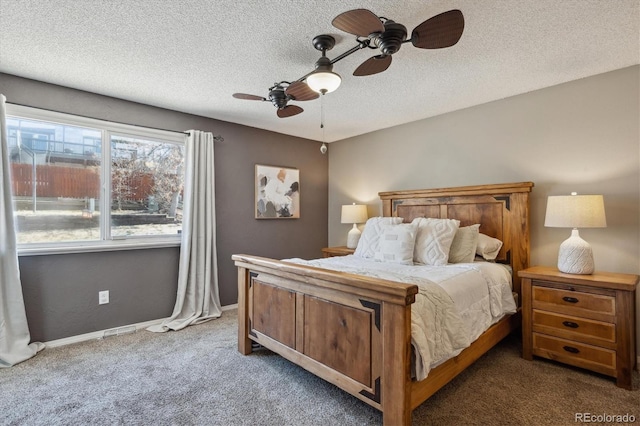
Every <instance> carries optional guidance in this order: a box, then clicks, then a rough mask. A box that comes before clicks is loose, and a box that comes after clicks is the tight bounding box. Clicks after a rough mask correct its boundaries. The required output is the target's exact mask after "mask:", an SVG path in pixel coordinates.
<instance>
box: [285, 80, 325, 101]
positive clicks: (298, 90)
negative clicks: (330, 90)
mask: <svg viewBox="0 0 640 426" xmlns="http://www.w3.org/2000/svg"><path fill="white" fill-rule="evenodd" d="M284 92H285V93H286V94H287V95H289V96H291V98H292V99H294V100H296V101H310V100H313V99H318V97H319V96H320V94H319V93H318V92H314V91H313V90H311V88H310V87H309V85H308V84H307V83H304V82H302V81H294V82H293V83H291V84H290V85H289V87H287V88H286V89H285V91H284Z"/></svg>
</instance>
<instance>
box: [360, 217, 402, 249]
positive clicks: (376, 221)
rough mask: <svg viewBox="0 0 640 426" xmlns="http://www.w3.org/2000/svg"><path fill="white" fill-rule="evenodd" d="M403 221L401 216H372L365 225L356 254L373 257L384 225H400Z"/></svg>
mask: <svg viewBox="0 0 640 426" xmlns="http://www.w3.org/2000/svg"><path fill="white" fill-rule="evenodd" d="M400 223H402V218H401V217H371V218H369V219H368V220H367V223H365V225H364V230H363V231H362V235H361V236H360V240H359V241H358V245H357V246H356V251H355V252H354V253H353V254H354V255H355V256H359V257H364V258H366V259H372V258H373V256H374V254H375V252H376V250H377V249H378V242H379V241H380V234H382V226H383V225H398V224H400Z"/></svg>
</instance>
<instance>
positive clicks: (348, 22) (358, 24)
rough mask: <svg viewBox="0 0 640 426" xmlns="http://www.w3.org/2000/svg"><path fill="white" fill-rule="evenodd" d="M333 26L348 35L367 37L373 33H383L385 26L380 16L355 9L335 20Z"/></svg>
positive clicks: (368, 11)
mask: <svg viewBox="0 0 640 426" xmlns="http://www.w3.org/2000/svg"><path fill="white" fill-rule="evenodd" d="M331 24H332V25H333V26H334V27H336V28H337V29H339V30H342V31H344V32H346V33H349V34H353V35H357V36H360V37H367V36H368V35H369V34H371V33H381V32H383V31H384V25H382V22H380V18H378V16H377V15H376V14H375V13H373V12H371V11H370V10H367V9H354V10H349V11H347V12H343V13H341V14H340V15H338V16H336V17H335V18H333V21H331Z"/></svg>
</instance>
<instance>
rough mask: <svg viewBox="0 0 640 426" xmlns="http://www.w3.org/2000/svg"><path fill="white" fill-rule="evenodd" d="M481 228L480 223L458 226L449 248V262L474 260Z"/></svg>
mask: <svg viewBox="0 0 640 426" xmlns="http://www.w3.org/2000/svg"><path fill="white" fill-rule="evenodd" d="M479 229H480V224H475V225H471V226H463V227H462V228H458V231H457V232H456V235H455V237H453V242H452V243H451V249H450V250H449V263H469V262H473V260H474V259H475V257H476V247H477V246H478V234H479V233H480V232H479Z"/></svg>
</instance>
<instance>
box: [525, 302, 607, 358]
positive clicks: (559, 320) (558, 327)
mask: <svg viewBox="0 0 640 426" xmlns="http://www.w3.org/2000/svg"><path fill="white" fill-rule="evenodd" d="M533 331H537V332H539V333H544V334H550V335H552V336H557V337H563V338H565V339H571V340H578V341H580V342H584V343H590V344H592V345H600V346H605V347H608V348H609V349H615V348H616V345H615V343H616V326H615V324H611V323H609V322H603V321H595V320H590V319H586V318H579V317H572V316H569V315H562V314H557V313H553V312H546V311H538V310H536V309H534V310H533Z"/></svg>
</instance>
